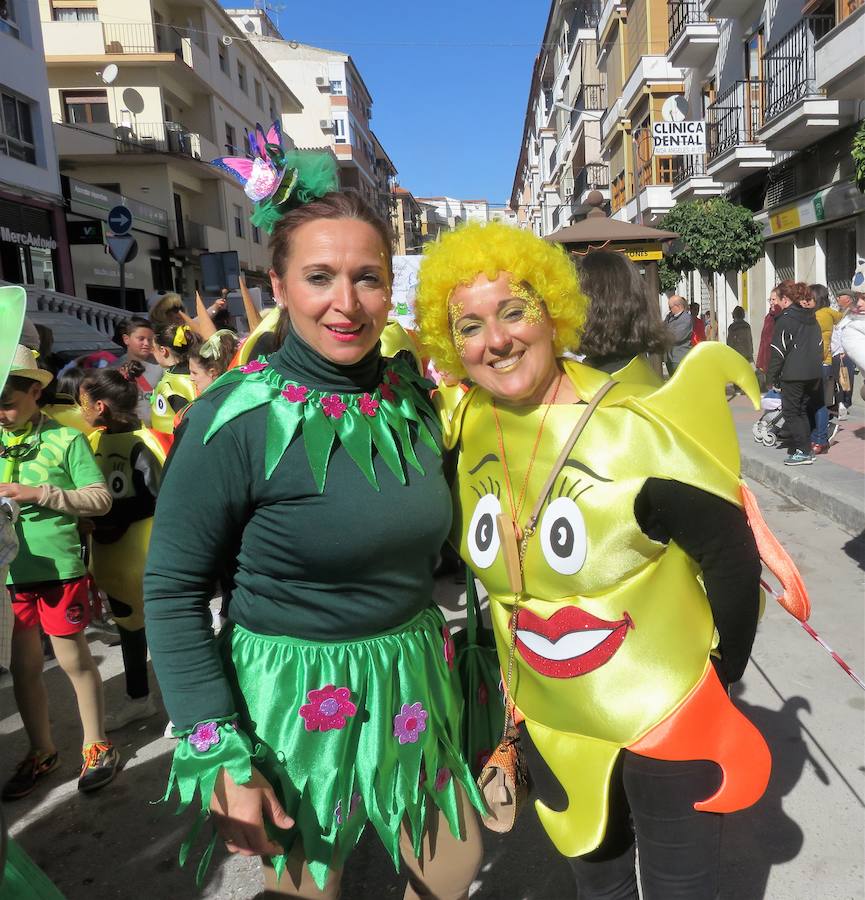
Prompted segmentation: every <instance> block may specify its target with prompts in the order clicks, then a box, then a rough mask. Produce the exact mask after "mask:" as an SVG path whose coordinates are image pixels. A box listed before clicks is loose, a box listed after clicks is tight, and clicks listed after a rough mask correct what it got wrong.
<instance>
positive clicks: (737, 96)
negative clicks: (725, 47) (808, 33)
mask: <svg viewBox="0 0 865 900" xmlns="http://www.w3.org/2000/svg"><path fill="white" fill-rule="evenodd" d="M765 104H766V83H765V82H764V81H756V80H754V81H735V82H733V84H731V85H730V87H728V88H727V89H726V90H725V91H722V92H721V93H720V94H718V96H717V98H716V100H715V102H714V103H712V104H711V105H710V106H709V108H708V110H707V114H706V143H707V151H708V152H707V170H708V172H709V174H710V175H711V176H712V177H713V178H715V179H717V180H718V181H739V180H740V179H741V178H742V177H743V176H744V175H747V174H749V173H751V172H754V171H757V170H760V169H765V168H768V167H769V166H771V165H772V163H773V161H774V159H775V157H774V154H773V153H772V152H771V151H770V150H768V149H767V148H766V144H765V143H764V142H763V140H762V139H761V137H760V129H761V128H762V127H763V120H764V110H765Z"/></svg>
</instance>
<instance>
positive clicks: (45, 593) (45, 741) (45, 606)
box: [0, 345, 120, 801]
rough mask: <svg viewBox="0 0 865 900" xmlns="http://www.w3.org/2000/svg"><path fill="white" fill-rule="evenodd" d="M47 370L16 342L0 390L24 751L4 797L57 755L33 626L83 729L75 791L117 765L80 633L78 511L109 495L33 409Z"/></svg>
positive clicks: (86, 451) (71, 444)
mask: <svg viewBox="0 0 865 900" xmlns="http://www.w3.org/2000/svg"><path fill="white" fill-rule="evenodd" d="M51 379H52V375H51V374H50V373H49V372H46V371H44V370H42V369H39V368H38V367H37V365H36V360H35V358H34V356H33V354H32V353H31V352H30V351H29V350H28V349H27V348H26V347H23V346H21V345H19V346H18V349H17V351H16V352H15V357H14V359H13V362H12V368H11V370H10V373H9V378H8V380H7V382H6V386H5V388H4V389H3V393H2V395H0V497H6V498H8V499H10V500H14V501H15V502H16V503H17V504H18V505H19V506H20V507H21V514H20V516H19V518H18V521H17V523H16V526H15V528H16V533H17V537H18V543H19V550H18V555H17V557H16V558H15V559H14V560H13V561H12V564H11V565H10V567H9V576H8V583H9V587H10V591H11V594H12V607H13V610H14V613H15V626H14V630H13V634H12V661H11V672H12V680H13V687H14V691H15V700H16V702H17V704H18V711H19V713H20V714H21V718H22V720H23V722H24V728H25V730H26V731H27V736H28V737H29V739H30V750H29V752H28V754H27V756H26V758H25V759H24V760H23V761H22V762H21V763H20V764H19V765H18V767H17V768H16V770H15V773H14V774H13V775H12V777H11V778H10V779H9V780H8V781H7V782H6V784H5V785H4V787H3V791H2V798H3V800H4V801H8V800H14V799H17V798H19V797H24V796H26V795H27V794H29V793H30V792H31V791H32V790H33V789H34V788H35V787H36V783H37V781H38V780H39V779H40V778H42V777H44V776H45V775H47V774H48V773H49V772H50V771H52V770H53V769H54V768H55V767H56V766H57V762H58V754H57V749H56V747H55V745H54V742H53V739H52V736H51V727H50V724H49V720H48V697H47V694H46V691H45V684H44V682H43V680H42V664H43V657H42V643H41V637H40V633H39V628H40V626H41V628H42V630H43V631H44V632H45V633H46V634H47V635H48V636H49V637H50V639H51V644H52V647H53V648H54V653H55V655H56V657H57V662H58V663H59V664H60V667H61V668H62V669H63V671H64V672H65V673H66V674H67V675H68V676H69V679H70V681H71V682H72V686H73V688H74V690H75V694H76V698H77V700H78V712H79V715H80V717H81V724H82V727H83V730H84V747H83V751H82V755H83V758H84V761H83V765H82V769H81V775H80V777H79V779H78V788H79V790H82V791H89V790H95V789H96V788H99V787H102V786H103V785H105V784H107V783H108V782H109V781H111V779H112V778H113V777H114V775H115V774H116V772H117V768H118V765H119V762H120V758H119V755H118V753H117V750H116V749H115V747H114V745H113V744H112V743H111V742H110V741H109V740H107V738H106V736H105V725H104V704H103V698H102V679H101V678H100V676H99V670H98V669H97V667H96V662H95V661H94V659H93V656H92V655H91V653H90V648H89V646H88V644H87V640H86V638H85V636H84V630H85V628H86V627H87V624H88V622H89V618H90V616H89V611H90V606H89V594H88V590H87V577H86V570H85V567H84V563H83V561H82V559H81V542H80V538H79V535H78V518H79V517H81V516H100V515H104V514H105V513H106V512H108V510H109V509H110V508H111V495H110V493H109V492H108V489H107V487H106V485H105V480H104V478H103V477H102V473H101V471H100V469H99V466H98V465H97V464H96V460H95V459H94V458H93V453H92V452H91V450H90V446H89V444H88V443H87V439H86V438H85V437H84V435H83V434H81V433H80V432H78V431H76V430H75V429H72V428H68V427H66V426H64V425H61V424H59V423H58V422H55V421H54V420H53V419H50V418H48V416H46V415H45V414H44V413H43V412H42V411H41V410H40V408H39V402H38V401H39V398H40V396H41V394H42V389H43V388H44V387H45V386H46V385H47V384H48V383H49V382H50V381H51Z"/></svg>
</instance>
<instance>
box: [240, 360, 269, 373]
mask: <svg viewBox="0 0 865 900" xmlns="http://www.w3.org/2000/svg"><path fill="white" fill-rule="evenodd" d="M266 368H267V363H266V362H262V361H261V360H260V359H254V360H252V362H248V363H247V364H246V365H245V366H241V367H240V371H241V372H243V373H244V374H246V375H252V374H253V373H255V372H263V371H264V370H265V369H266Z"/></svg>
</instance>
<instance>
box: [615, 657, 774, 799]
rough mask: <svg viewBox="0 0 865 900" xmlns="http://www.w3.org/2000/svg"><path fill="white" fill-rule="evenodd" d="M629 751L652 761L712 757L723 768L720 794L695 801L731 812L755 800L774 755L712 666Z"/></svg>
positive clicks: (765, 783) (760, 793)
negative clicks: (681, 699) (732, 699)
mask: <svg viewBox="0 0 865 900" xmlns="http://www.w3.org/2000/svg"><path fill="white" fill-rule="evenodd" d="M628 750H630V751H632V752H633V753H639V754H640V755H641V756H648V757H650V758H652V759H668V760H686V759H708V760H711V761H712V762H715V763H717V764H718V765H719V766H720V767H721V772H722V780H721V786H720V787H719V788H718V790H717V792H716V793H715V794H713V795H712V796H711V797H709V798H708V799H707V800H701V801H700V802H698V803H695V804H694V809H697V810H700V811H701V812H717V813H729V812H736V810H739V809H745V808H746V807H748V806H751V805H752V804H754V803H756V802H757V801H758V800H759V799H760V797H762V796H763V792H764V791H765V790H766V785H767V784H768V783H769V773H770V772H771V770H772V755H771V754H770V753H769V748H768V746H767V745H766V741H765V740H764V739H763V735H761V734H760V732H759V731H758V730H757V729H756V728H755V727H754V726H753V725H752V724H751V722H749V721H748V719H746V718H745V716H743V715H742V713H741V712H739V710H738V709H736V707H735V706H734V705H733V703H732V701H731V700H730V698H729V697H728V696H727V692H726V691H725V690H724V688H723V687H722V686H721V682H720V681H719V680H718V676H717V675H716V674H715V669H714V668H713V666H712V665H711V664H710V665H709V666H708V667H707V669H706V672H705V674H704V675H703V677H702V678H701V679H700V682H699V684H698V685H697V686H696V687H695V688H694V690H693V691H692V692H691V694H690V695H689V696H688V698H687V699H686V700H685V701H684V702H683V703H682V704H681V705H680V706H679V707H678V708H677V709H676V710H675V711H674V712H673V713H672V714H671V715H670V716H668V717H667V718H666V719H664V721H663V722H661V723H660V724H658V725H656V726H655V727H654V728H653V729H652V730H651V731H649V732H648V734H646V735H644V736H643V737H642V738H640V740H639V741H637V742H636V743H635V744H631V745H630V746H629V747H628Z"/></svg>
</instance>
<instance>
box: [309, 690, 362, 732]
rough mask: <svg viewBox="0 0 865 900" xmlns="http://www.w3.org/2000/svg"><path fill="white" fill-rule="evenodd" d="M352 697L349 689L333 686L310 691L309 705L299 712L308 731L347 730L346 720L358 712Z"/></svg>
mask: <svg viewBox="0 0 865 900" xmlns="http://www.w3.org/2000/svg"><path fill="white" fill-rule="evenodd" d="M350 697H351V691H350V690H349V689H348V688H347V687H340V688H338V687H334V686H333V685H332V684H326V685H325V686H324V687H323V688H318V690H315V691H310V692H309V693H308V694H307V695H306V698H307V700H309V703H305V704H304V705H303V706H301V708H300V710H299V713H300V716H301V718H302V719H303V723H304V725H305V726H306V730H307V731H339V730H340V729H342V728H345V723H346V719H348V718H351V716H353V715H354V714H355V713H356V712H357V707H356V706H355V705H354V704H353V703H352V702H351V700H350V699H349V698H350Z"/></svg>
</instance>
